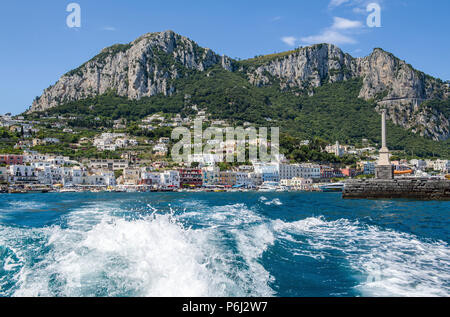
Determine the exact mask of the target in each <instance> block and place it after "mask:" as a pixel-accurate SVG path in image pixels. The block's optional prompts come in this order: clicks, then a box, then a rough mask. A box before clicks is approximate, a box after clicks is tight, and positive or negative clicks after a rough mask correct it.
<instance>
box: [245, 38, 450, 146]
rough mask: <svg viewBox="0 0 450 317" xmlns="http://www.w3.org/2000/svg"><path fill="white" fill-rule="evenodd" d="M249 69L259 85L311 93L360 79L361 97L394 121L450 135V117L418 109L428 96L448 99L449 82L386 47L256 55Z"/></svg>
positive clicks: (438, 136) (442, 136)
mask: <svg viewBox="0 0 450 317" xmlns="http://www.w3.org/2000/svg"><path fill="white" fill-rule="evenodd" d="M246 72H247V77H248V79H249V81H250V82H251V83H253V84H254V85H256V86H263V85H270V84H273V83H277V82H279V83H280V88H282V89H286V88H297V89H302V90H304V91H305V92H307V93H309V94H312V93H313V91H314V87H318V86H321V85H323V84H324V83H333V82H336V81H341V80H348V79H351V78H362V80H363V86H362V88H361V91H360V94H359V97H360V98H364V99H366V100H369V99H374V100H376V101H377V102H378V106H377V110H380V109H381V108H382V107H384V108H387V109H388V118H389V119H390V120H391V121H393V122H394V123H395V124H398V125H401V126H403V127H405V128H407V129H412V131H414V132H416V133H420V134H421V135H426V136H430V137H432V138H433V139H435V140H444V139H447V138H449V137H450V133H449V130H450V125H449V122H450V118H448V117H446V116H445V115H444V114H442V113H439V112H437V111H435V109H431V108H426V107H425V108H423V107H420V105H421V103H422V102H424V101H426V100H429V99H445V98H448V89H447V86H446V84H445V83H443V82H442V81H440V80H437V79H435V78H433V77H431V76H427V75H425V74H424V73H422V72H419V71H417V70H415V69H414V68H413V67H412V66H411V65H408V64H406V62H404V61H402V60H400V59H398V58H396V57H395V56H393V55H392V54H390V53H388V52H385V51H383V50H382V49H374V50H373V52H372V53H371V54H370V55H369V56H367V57H364V58H353V57H351V56H350V55H348V54H344V53H343V52H342V51H341V50H340V49H339V48H338V47H336V46H334V45H329V44H319V45H313V46H310V47H305V48H300V49H298V50H295V51H293V52H292V53H290V54H278V55H274V56H273V58H272V59H271V60H270V61H267V62H265V63H263V64H262V65H259V64H258V59H254V60H253V62H251V63H250V66H249V67H248V68H247V69H246Z"/></svg>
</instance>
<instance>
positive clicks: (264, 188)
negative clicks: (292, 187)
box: [258, 182, 279, 192]
mask: <svg viewBox="0 0 450 317" xmlns="http://www.w3.org/2000/svg"><path fill="white" fill-rule="evenodd" d="M278 188H279V184H278V183H277V182H264V183H263V184H262V185H261V186H260V187H259V188H258V191H259V192H274V191H277V189H278Z"/></svg>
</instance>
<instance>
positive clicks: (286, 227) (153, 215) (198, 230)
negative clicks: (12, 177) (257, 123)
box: [0, 199, 450, 297]
mask: <svg viewBox="0 0 450 317" xmlns="http://www.w3.org/2000/svg"><path fill="white" fill-rule="evenodd" d="M260 202H264V204H265V203H268V202H269V203H271V204H272V203H273V204H276V205H277V204H278V202H280V201H279V200H278V202H277V201H276V200H273V201H269V200H268V199H265V200H264V199H262V200H261V201H260ZM280 203H281V202H280ZM264 204H263V205H264ZM144 206H145V207H140V209H139V208H137V209H133V211H132V212H130V211H127V210H123V209H122V208H121V207H118V206H117V205H115V204H114V203H113V202H111V203H108V202H102V203H101V204H100V205H95V204H92V205H87V206H84V207H80V208H79V209H77V210H74V211H72V212H70V213H68V214H66V215H65V216H64V218H63V220H62V221H61V223H59V224H54V225H53V226H50V227H44V228H18V227H11V226H1V225H0V296H188V297H197V296H213V297H216V296H276V295H277V294H278V293H277V291H276V289H277V288H276V287H275V285H276V282H277V281H276V274H275V273H274V270H273V268H272V267H271V264H270V263H269V262H268V261H267V260H266V259H265V254H266V253H267V252H268V251H270V250H271V249H272V248H274V247H275V246H276V245H277V244H278V245H280V242H289V243H284V244H283V243H281V245H285V246H286V248H288V249H286V250H285V251H286V252H287V253H288V254H290V256H291V257H292V258H293V259H294V260H295V259H301V257H308V258H311V259H313V260H314V261H318V262H320V261H324V260H329V259H334V258H338V259H339V260H341V259H344V260H345V263H346V269H347V270H348V271H349V272H350V274H352V275H353V276H354V277H355V279H357V280H358V283H356V285H355V286H354V289H355V292H357V293H359V294H360V295H363V296H449V295H450V251H449V248H448V245H447V244H446V243H445V242H442V241H422V240H420V239H419V238H417V237H416V236H413V235H410V234H406V233H401V232H396V231H393V230H387V229H382V228H379V227H376V226H369V225H365V224H361V223H359V222H358V221H350V220H346V219H340V220H336V221H327V220H326V219H325V218H323V217H310V218H306V219H303V220H299V221H294V222H287V221H282V220H280V219H271V218H268V217H266V216H263V215H261V214H260V213H258V208H259V207H258V204H256V205H255V206H251V207H249V206H247V205H246V204H243V203H238V204H233V205H223V206H212V207H211V206H208V205H207V204H206V203H205V204H204V203H202V201H189V202H186V203H185V204H184V205H183V207H182V208H179V210H178V209H172V208H170V212H166V211H164V212H163V211H161V210H158V208H156V207H154V206H152V205H150V204H145V205H144ZM142 208H143V209H142ZM137 211H140V212H137ZM287 246H288V247H287ZM271 256H272V257H273V256H276V252H271ZM296 283H298V286H301V284H302V280H301V278H299V279H298V281H296ZM294 287H295V286H294ZM298 296H301V294H298Z"/></svg>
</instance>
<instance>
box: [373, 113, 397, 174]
mask: <svg viewBox="0 0 450 317" xmlns="http://www.w3.org/2000/svg"><path fill="white" fill-rule="evenodd" d="M375 177H376V178H378V179H393V178H394V168H393V166H392V165H391V162H390V160H389V149H388V148H387V145H386V109H383V111H382V114H381V149H380V156H379V158H378V162H377V166H376V167H375Z"/></svg>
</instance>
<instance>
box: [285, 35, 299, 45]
mask: <svg viewBox="0 0 450 317" xmlns="http://www.w3.org/2000/svg"><path fill="white" fill-rule="evenodd" d="M281 40H282V41H283V42H284V43H286V44H287V45H289V46H295V43H296V42H297V39H296V38H295V37H293V36H284V37H282V38H281Z"/></svg>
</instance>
